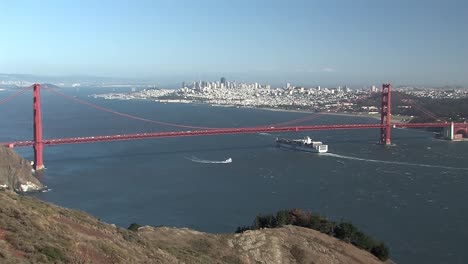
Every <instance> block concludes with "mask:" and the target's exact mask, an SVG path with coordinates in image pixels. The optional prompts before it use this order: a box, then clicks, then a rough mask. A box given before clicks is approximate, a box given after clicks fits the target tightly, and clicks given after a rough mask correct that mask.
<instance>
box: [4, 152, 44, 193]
mask: <svg viewBox="0 0 468 264" xmlns="http://www.w3.org/2000/svg"><path fill="white" fill-rule="evenodd" d="M32 171H33V169H32V166H31V164H30V162H29V161H27V160H25V159H24V158H22V157H21V156H20V155H18V154H17V153H16V152H15V151H13V150H12V149H9V148H6V147H4V146H0V189H10V190H13V191H15V192H29V191H39V190H42V189H44V185H42V183H41V182H40V181H39V180H38V179H37V178H36V177H34V175H33V173H32Z"/></svg>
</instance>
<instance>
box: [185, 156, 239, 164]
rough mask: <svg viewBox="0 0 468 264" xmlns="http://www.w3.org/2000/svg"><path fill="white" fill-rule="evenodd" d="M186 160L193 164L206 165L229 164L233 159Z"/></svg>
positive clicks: (189, 158)
mask: <svg viewBox="0 0 468 264" xmlns="http://www.w3.org/2000/svg"><path fill="white" fill-rule="evenodd" d="M185 158H186V159H188V160H190V161H193V162H197V163H206V164H228V163H231V162H232V159H231V158H228V159H226V160H204V159H199V158H197V157H185Z"/></svg>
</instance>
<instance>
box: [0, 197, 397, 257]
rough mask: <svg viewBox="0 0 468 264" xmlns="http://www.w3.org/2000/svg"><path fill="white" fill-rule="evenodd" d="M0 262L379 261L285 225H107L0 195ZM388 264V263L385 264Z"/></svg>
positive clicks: (30, 200)
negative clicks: (227, 228) (208, 228)
mask: <svg viewBox="0 0 468 264" xmlns="http://www.w3.org/2000/svg"><path fill="white" fill-rule="evenodd" d="M0 263H265V264H266V263H268V264H270V263H316V264H321V263H323V264H325V263H326V264H329V263H336V264H339V263H343V264H344V263H346V264H357V263H369V264H378V263H382V262H381V261H379V260H378V259H377V258H376V257H375V256H373V255H372V254H370V253H368V252H366V251H364V250H360V249H358V248H356V247H354V246H353V245H351V244H349V243H345V242H342V241H339V240H337V239H335V238H333V237H330V236H328V235H325V234H322V233H320V232H317V231H315V230H311V229H307V228H302V227H297V226H284V227H281V228H272V229H260V230H251V231H246V232H244V233H241V234H209V233H203V232H198V231H195V230H191V229H187V228H169V227H149V226H146V227H140V228H137V229H135V231H130V230H127V229H123V228H119V227H116V226H115V225H112V224H106V223H103V222H101V221H99V220H98V219H96V218H94V217H92V216H90V215H88V214H86V213H83V212H80V211H76V210H70V209H66V208H62V207H59V206H55V205H52V204H49V203H45V202H42V201H40V200H38V199H35V198H31V197H27V196H23V195H18V194H16V193H13V192H11V191H8V190H3V191H0ZM386 263H391V262H389V261H388V262H386Z"/></svg>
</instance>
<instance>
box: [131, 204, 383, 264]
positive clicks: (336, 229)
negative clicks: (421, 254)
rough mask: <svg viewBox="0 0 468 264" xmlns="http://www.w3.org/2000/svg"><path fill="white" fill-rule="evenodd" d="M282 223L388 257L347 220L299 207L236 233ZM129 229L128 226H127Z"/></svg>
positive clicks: (263, 218)
mask: <svg viewBox="0 0 468 264" xmlns="http://www.w3.org/2000/svg"><path fill="white" fill-rule="evenodd" d="M283 225H295V226H301V227H306V228H310V229H314V230H317V231H319V232H321V233H324V234H327V235H329V236H333V237H336V238H338V239H339V240H341V241H344V242H347V243H351V244H353V245H354V246H356V247H358V248H360V249H364V250H366V251H368V252H370V253H372V254H373V255H374V256H376V257H377V258H379V259H380V260H387V259H388V258H389V254H390V253H389V250H388V248H387V246H386V245H385V244H384V243H382V242H378V241H376V240H375V239H373V238H372V237H371V236H368V235H366V234H364V233H363V232H361V231H359V229H358V228H357V227H355V226H354V225H353V224H351V223H349V222H341V223H339V224H337V223H336V222H334V221H332V220H328V219H327V218H325V217H322V216H320V215H318V214H312V213H310V212H305V211H302V210H300V209H291V210H281V211H278V212H277V213H276V215H275V216H274V215H265V216H263V215H262V214H259V215H257V217H255V219H254V221H253V224H252V225H251V226H239V227H237V229H236V233H242V232H244V231H246V230H256V229H260V228H275V227H281V226H283ZM129 229H130V228H129Z"/></svg>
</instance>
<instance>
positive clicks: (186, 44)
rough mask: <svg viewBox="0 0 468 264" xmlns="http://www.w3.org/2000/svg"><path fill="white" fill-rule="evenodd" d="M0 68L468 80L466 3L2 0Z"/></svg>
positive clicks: (313, 80)
mask: <svg viewBox="0 0 468 264" xmlns="http://www.w3.org/2000/svg"><path fill="white" fill-rule="evenodd" d="M0 72H2V73H28V74H46V75H95V76H110V77H129V78H146V79H154V80H161V81H162V82H168V81H174V82H178V81H182V80H192V79H199V78H203V79H218V78H219V77H220V76H225V77H227V78H228V79H231V80H232V79H237V80H258V81H270V82H282V81H284V82H286V81H289V82H292V83H296V84H320V83H339V84H353V83H359V84H366V83H367V84H369V83H377V84H379V83H381V82H386V81H391V82H393V83H400V84H404V83H407V84H436V85H440V84H442V85H443V84H464V85H466V84H468V1H466V0H459V1H455V0H437V1H435V0H342V1H339V0H323V1H314V0H306V1H294V0H289V1H287V0H284V1H274V0H265V1H261V0H257V1H255V0H245V1H244V0H229V1H228V0H213V1H202V0H191V1H178V0H172V1H171V0H166V1H155V0H154V1H151V0H148V1H136V0H135V1H117V0H111V1H97V0H89V1H87V0H79V1H73V0H68V1H67V0H63V1H46V0H44V1H36V0H30V1H22V0H15V1H11V0H0Z"/></svg>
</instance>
